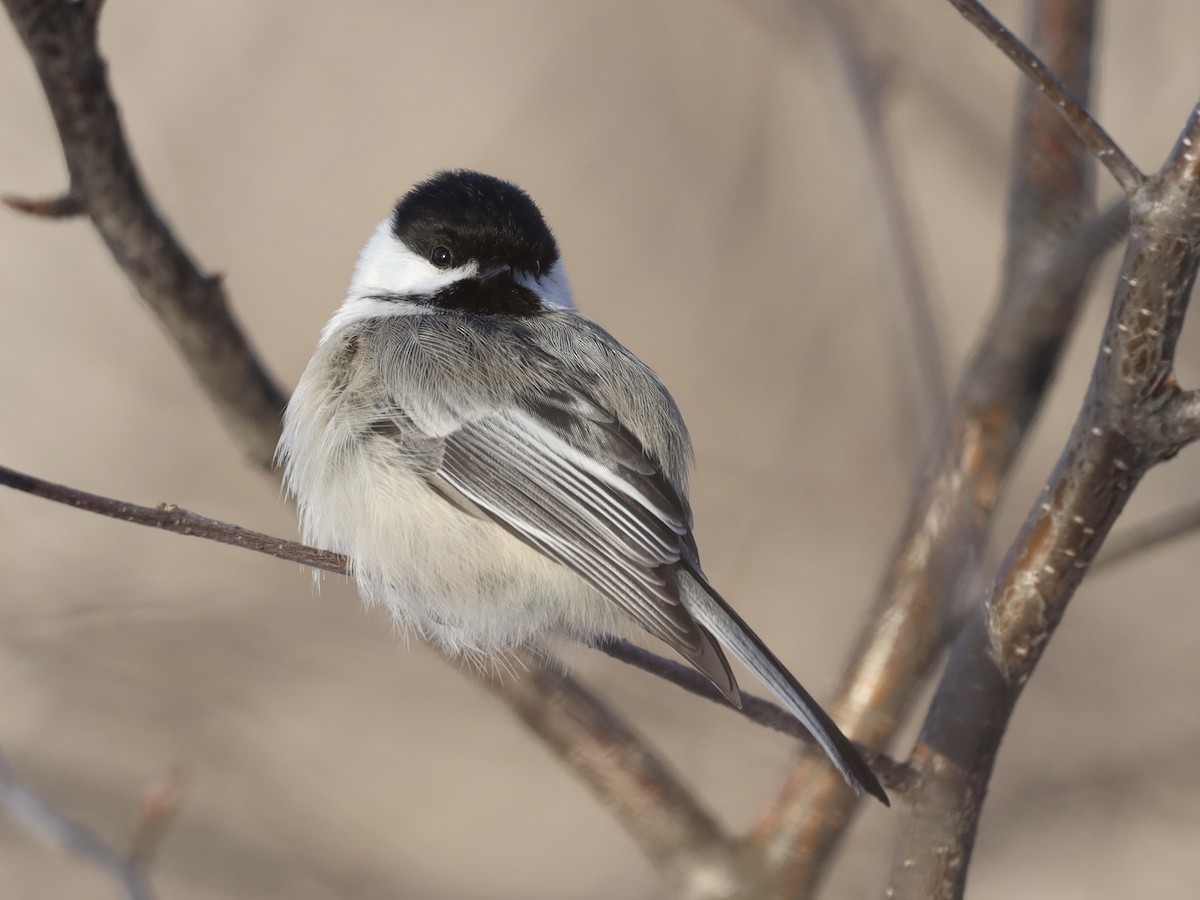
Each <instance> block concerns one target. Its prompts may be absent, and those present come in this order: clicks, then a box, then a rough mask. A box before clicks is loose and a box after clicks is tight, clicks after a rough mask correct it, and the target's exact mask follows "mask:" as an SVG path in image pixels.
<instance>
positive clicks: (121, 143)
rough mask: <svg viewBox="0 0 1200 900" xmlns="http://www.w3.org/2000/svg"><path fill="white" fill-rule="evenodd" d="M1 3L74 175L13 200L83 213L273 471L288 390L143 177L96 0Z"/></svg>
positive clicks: (236, 434)
mask: <svg viewBox="0 0 1200 900" xmlns="http://www.w3.org/2000/svg"><path fill="white" fill-rule="evenodd" d="M4 6H5V8H6V9H7V10H8V14H9V16H10V17H11V18H12V21H13V25H14V26H15V27H16V30H17V34H18V35H20V37H21V40H22V42H23V43H24V44H25V48H26V49H27V50H28V51H29V55H30V56H31V57H32V59H33V63H34V66H35V67H36V69H37V73H38V78H39V79H41V83H42V89H43V90H44V91H45V94H46V101H47V103H48V104H49V106H50V112H51V114H52V115H53V116H54V124H55V126H56V127H57V129H58V136H59V139H60V140H61V142H62V149H63V155H64V157H65V159H66V163H67V172H68V173H69V175H70V179H71V186H70V190H69V191H68V193H67V195H66V198H64V199H61V200H57V201H54V200H52V201H50V202H49V203H47V202H44V201H33V202H32V203H28V202H27V203H24V204H22V203H21V201H19V200H18V201H16V206H17V207H18V208H20V209H21V210H22V211H23V212H32V213H35V214H38V215H50V214H56V213H57V214H73V213H75V212H77V211H81V212H84V213H86V214H87V216H88V217H89V218H90V219H91V221H92V224H93V225H95V227H96V231H97V232H98V233H99V234H100V237H101V238H102V239H103V240H104V243H105V244H106V245H107V246H108V249H109V251H110V252H111V253H112V256H113V259H115V260H116V262H117V265H119V266H120V267H121V271H123V272H124V273H125V276H126V277H127V278H128V279H129V281H130V282H131V283H132V284H133V286H134V287H135V288H136V289H137V292H138V294H139V295H140V296H141V298H142V300H143V301H144V302H145V303H146V305H147V306H148V307H149V308H150V310H151V312H153V313H154V315H155V316H156V317H157V318H158V319H159V320H160V321H161V322H162V323H163V326H164V327H165V330H166V332H167V335H168V336H169V337H170V338H171V340H172V341H173V342H174V344H175V346H176V348H177V349H178V350H179V352H180V355H181V356H182V357H183V359H184V361H185V362H186V363H187V365H188V367H189V368H190V369H191V370H192V374H193V375H195V377H196V379H197V380H198V381H199V382H200V385H201V386H202V387H203V389H204V391H205V393H206V394H208V396H209V399H210V400H211V401H212V403H213V405H214V406H215V407H216V410H217V412H218V414H219V415H220V416H221V418H222V420H223V421H224V422H225V426H226V428H228V429H229V431H230V433H231V434H232V436H233V438H234V440H235V441H236V442H237V444H238V446H239V447H241V449H242V451H243V452H244V453H245V454H246V457H247V458H248V459H249V460H250V461H251V462H253V463H254V464H255V465H257V466H259V467H260V468H263V469H267V470H269V469H270V468H271V459H272V456H273V455H274V453H275V442H276V440H277V439H278V436H279V423H280V415H281V414H282V412H283V407H284V403H285V402H286V398H285V396H284V393H283V391H281V390H280V389H279V387H278V385H276V383H275V382H274V381H273V380H272V379H271V376H270V375H269V374H268V373H267V371H266V369H265V367H264V366H263V364H262V363H261V362H260V361H259V359H258V356H257V355H256V354H255V352H254V349H253V348H252V347H251V346H250V344H249V342H248V341H247V340H246V338H245V335H244V334H243V333H242V331H241V328H240V327H239V326H238V324H237V322H236V321H235V320H234V318H233V313H232V311H231V310H230V308H229V303H228V300H227V298H226V296H225V290H224V288H223V287H222V285H221V280H220V278H219V277H217V276H213V275H206V274H204V273H202V272H201V271H200V269H199V267H198V266H197V265H196V263H195V262H194V260H193V259H192V257H191V255H190V254H189V253H188V251H187V250H186V249H185V248H184V247H183V245H182V244H181V243H180V242H179V240H178V239H177V238H176V237H175V235H174V233H173V232H172V231H171V229H170V228H169V227H168V226H167V224H166V222H164V221H163V219H162V217H161V216H160V215H159V213H158V210H157V209H155V207H154V204H153V202H152V201H151V200H150V197H149V196H148V194H147V192H146V189H145V187H144V186H143V184H142V180H141V177H140V176H139V175H138V170H137V164H136V163H135V162H134V159H133V153H132V151H131V150H130V148H129V145H128V143H127V142H126V140H125V134H124V131H123V129H122V128H121V119H120V115H119V114H118V112H117V106H116V103H115V102H114V100H113V98H112V94H111V92H110V90H109V86H108V76H107V65H106V64H105V61H104V59H103V58H102V57H101V56H100V51H99V49H98V48H97V45H96V31H97V26H98V21H97V20H98V17H99V11H100V4H98V3H95V2H91V3H77V2H69V0H49V2H48V0H4ZM9 205H10V206H13V205H14V203H13V202H12V201H9Z"/></svg>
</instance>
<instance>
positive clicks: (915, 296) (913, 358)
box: [796, 0, 948, 449]
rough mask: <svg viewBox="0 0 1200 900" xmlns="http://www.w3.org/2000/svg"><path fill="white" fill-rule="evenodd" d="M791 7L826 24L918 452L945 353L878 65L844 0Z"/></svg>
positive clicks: (932, 417)
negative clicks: (909, 388)
mask: <svg viewBox="0 0 1200 900" xmlns="http://www.w3.org/2000/svg"><path fill="white" fill-rule="evenodd" d="M796 8H797V11H798V12H799V13H800V14H802V15H803V14H809V13H811V14H812V15H813V18H814V19H815V20H816V21H818V22H819V23H820V24H821V25H822V26H823V27H824V31H825V33H826V35H827V40H824V41H818V42H817V43H818V45H819V46H820V47H821V48H822V49H826V50H830V51H832V53H830V54H827V55H830V56H832V57H833V59H832V60H831V61H830V62H829V64H828V65H827V68H828V69H836V71H837V72H838V73H839V74H840V76H841V77H840V78H837V79H833V80H832V81H833V83H834V84H835V85H838V86H840V88H841V90H837V89H834V90H831V91H829V92H827V93H828V96H829V98H830V100H831V105H832V107H833V112H834V115H835V117H836V118H837V119H838V121H839V122H840V123H841V124H842V126H843V127H842V133H843V135H844V140H843V141H842V148H843V149H844V150H845V151H846V152H847V154H848V155H849V157H850V158H851V160H852V161H853V162H854V164H855V170H856V171H857V173H858V174H859V175H860V178H859V182H860V184H859V189H860V191H861V193H862V196H863V199H864V200H865V201H866V202H867V204H868V215H867V219H868V221H869V223H870V225H871V228H872V232H873V234H874V236H875V243H874V246H875V250H876V252H875V254H874V255H875V259H876V262H877V263H878V265H879V267H880V270H881V272H882V274H883V277H884V281H885V283H886V284H887V291H886V293H887V295H888V296H889V297H890V298H891V299H892V302H893V307H894V310H895V319H896V320H897V322H898V325H899V329H898V330H899V331H900V332H901V333H902V334H906V335H907V338H908V339H907V340H902V341H899V342H898V343H899V345H900V350H901V352H902V353H907V355H908V366H907V367H908V368H909V369H910V370H911V371H912V372H913V373H914V375H913V377H912V380H913V381H914V382H915V384H914V387H913V395H914V396H915V402H914V407H915V412H916V414H915V415H914V416H912V417H911V419H912V422H913V424H914V426H915V427H914V429H913V431H914V433H913V434H912V435H910V437H912V438H913V439H914V441H915V443H916V444H917V445H918V449H919V448H920V444H921V443H922V442H924V441H925V440H926V439H927V437H928V436H929V434H931V433H932V431H933V429H934V428H935V427H936V426H937V424H938V423H939V422H940V421H941V419H942V416H943V415H944V414H945V411H946V403H947V401H948V397H947V386H946V368H945V356H944V354H943V352H942V338H941V334H940V329H939V327H938V317H937V315H936V314H935V313H934V310H933V303H932V300H931V298H930V294H929V286H928V284H927V281H926V278H925V275H924V273H923V272H922V271H921V253H920V251H919V248H918V247H917V242H916V233H917V229H916V228H915V227H914V224H913V221H912V216H911V215H910V213H909V208H908V203H907V202H906V200H905V198H904V191H903V188H902V187H901V180H900V178H899V176H898V174H897V172H896V152H895V149H894V148H893V147H892V144H891V138H890V136H889V133H888V129H887V128H886V127H885V121H884V110H883V107H882V104H881V103H880V78H879V72H878V68H877V67H876V66H874V65H872V63H871V62H870V61H869V60H868V59H867V56H866V53H865V52H864V49H863V41H862V36H861V34H860V33H859V30H858V27H857V25H856V23H855V22H854V19H853V16H852V9H851V7H850V6H849V5H848V4H846V3H845V2H843V0H800V2H798V3H797V4H796Z"/></svg>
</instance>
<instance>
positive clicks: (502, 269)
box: [475, 265, 512, 284]
mask: <svg viewBox="0 0 1200 900" xmlns="http://www.w3.org/2000/svg"><path fill="white" fill-rule="evenodd" d="M511 274H512V266H508V265H498V266H492V267H491V268H489V269H484V270H483V271H482V272H480V273H479V274H478V275H476V276H475V277H476V279H478V280H479V282H480V283H482V284H486V283H487V282H489V281H491V280H492V279H494V278H499V277H500V276H502V275H511Z"/></svg>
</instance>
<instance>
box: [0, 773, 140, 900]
mask: <svg viewBox="0 0 1200 900" xmlns="http://www.w3.org/2000/svg"><path fill="white" fill-rule="evenodd" d="M0 807H3V809H4V811H5V812H7V813H8V816H9V818H10V819H12V820H13V821H14V822H16V823H17V824H18V825H21V826H22V827H23V828H25V829H26V830H27V831H29V832H30V833H32V834H35V835H37V836H38V837H39V838H41V839H42V840H43V841H45V842H46V843H47V844H49V845H51V846H52V847H57V848H59V849H61V850H65V851H67V852H68V853H71V854H74V855H75V856H78V857H81V858H83V859H85V860H87V861H88V862H90V863H93V864H94V865H96V866H98V867H99V868H101V869H103V870H104V871H106V872H108V873H109V874H110V875H111V876H112V877H113V879H114V880H115V881H116V882H117V884H118V885H120V887H121V889H122V890H123V891H124V893H125V896H127V897H128V898H129V900H154V896H155V895H154V890H153V889H152V888H151V887H150V883H149V881H147V880H146V877H145V874H144V873H143V871H142V870H141V868H140V867H139V866H137V865H136V864H134V863H133V862H131V861H130V860H128V859H126V858H124V857H123V856H122V855H121V854H120V853H118V852H117V851H116V850H114V849H112V848H111V847H109V846H108V845H107V844H106V843H104V841H102V840H101V839H100V838H99V837H98V836H97V835H96V834H95V833H94V832H93V831H91V830H90V829H88V828H85V827H84V826H83V825H80V824H79V823H77V822H72V821H71V820H70V819H68V818H66V817H65V816H63V815H61V814H60V813H58V812H57V811H55V810H54V809H53V808H51V807H50V805H49V804H48V803H46V802H45V801H44V800H43V799H42V798H41V797H39V796H38V795H37V794H36V793H35V792H34V790H33V789H32V788H30V787H29V785H27V784H25V782H24V781H22V780H21V779H20V777H19V776H18V775H17V773H16V771H15V770H14V769H13V767H12V766H11V765H10V764H9V762H8V760H7V759H5V758H4V757H3V756H0Z"/></svg>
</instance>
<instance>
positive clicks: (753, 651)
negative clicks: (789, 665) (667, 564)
mask: <svg viewBox="0 0 1200 900" xmlns="http://www.w3.org/2000/svg"><path fill="white" fill-rule="evenodd" d="M680 565H681V567H680V569H679V583H680V588H681V590H680V595H681V597H682V599H683V605H684V606H685V607H687V611H688V612H689V613H691V614H692V618H694V619H695V620H696V621H697V622H699V623H700V625H701V626H703V627H704V628H705V629H706V630H708V631H710V632H711V633H712V634H713V635H714V636H715V637H716V638H717V640H719V641H720V642H721V643H722V644H724V645H725V646H726V647H727V648H728V649H729V651H730V652H731V653H732V654H733V655H734V656H736V657H737V658H738V659H739V660H741V662H742V664H743V665H744V666H745V667H746V668H747V669H749V670H750V671H751V672H753V673H754V674H755V675H756V676H757V677H758V679H759V680H760V681H761V682H762V683H763V684H764V685H766V686H767V688H768V689H770V691H771V693H772V694H774V695H775V696H776V697H778V698H779V700H780V702H782V703H783V705H784V706H786V707H787V708H788V709H789V710H790V711H791V712H792V714H793V715H795V716H796V718H797V719H799V720H800V722H801V723H802V724H803V725H804V727H805V728H807V729H808V730H809V733H810V734H812V736H813V737H814V738H815V739H816V741H817V743H818V744H820V745H821V749H823V750H824V751H825V753H826V754H828V756H829V759H830V761H831V762H832V763H833V764H834V765H835V766H837V769H838V771H839V772H841V773H842V777H843V778H845V779H846V782H847V783H848V784H849V785H850V787H852V788H854V790H855V792H857V793H862V792H863V791H866V792H867V793H868V794H871V795H872V796H873V797H877V798H878V799H879V800H880V801H881V802H882V803H883V804H884V805H885V806H890V805H891V804H890V803H889V802H888V797H887V794H886V793H885V792H884V790H883V786H882V785H880V783H879V779H877V778H876V777H875V773H874V772H872V771H871V769H870V768H869V767H868V766H867V764H866V762H864V761H863V758H862V757H861V756H860V755H859V753H858V750H856V749H855V748H854V745H853V744H851V743H850V741H849V739H848V738H847V737H846V736H845V735H844V734H842V732H841V730H840V729H839V728H838V727H837V725H835V724H834V722H833V719H831V718H829V715H828V713H826V712H825V710H823V709H821V707H820V705H819V704H818V703H817V701H816V700H814V699H813V698H812V696H811V695H810V694H809V693H808V691H806V690H805V689H804V688H803V687H801V686H800V682H798V681H797V680H796V677H795V676H794V675H792V673H791V672H789V671H788V670H787V669H786V668H785V667H784V665H783V663H781V662H780V661H779V660H778V659H777V658H776V656H775V654H774V653H772V652H771V651H770V650H769V649H767V645H766V644H764V643H763V642H762V639H761V638H759V636H758V635H756V634H755V633H754V632H753V631H752V630H751V629H750V626H749V625H747V624H746V623H745V622H744V621H742V618H741V616H739V615H738V614H737V613H736V612H734V611H733V609H732V608H731V607H730V606H729V604H728V603H726V602H725V601H724V600H723V599H722V598H721V595H720V594H718V593H717V592H716V591H714V590H713V589H712V587H711V586H710V585H709V583H708V582H707V581H706V580H705V578H704V575H703V574H702V573H701V572H700V571H699V570H698V569H696V568H694V567H692V566H691V565H689V564H687V563H681V564H680Z"/></svg>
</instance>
